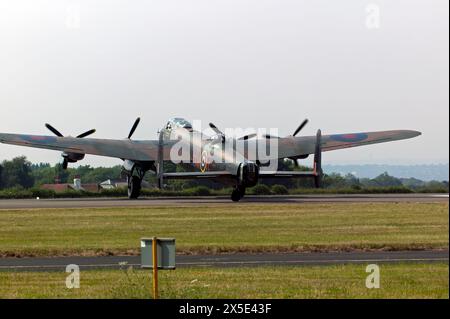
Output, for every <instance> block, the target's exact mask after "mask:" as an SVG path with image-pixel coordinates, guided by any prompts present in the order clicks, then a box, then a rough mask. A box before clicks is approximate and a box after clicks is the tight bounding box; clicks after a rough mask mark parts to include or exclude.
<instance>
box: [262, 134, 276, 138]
mask: <svg viewBox="0 0 450 319" xmlns="http://www.w3.org/2000/svg"><path fill="white" fill-rule="evenodd" d="M262 137H264V138H268V139H270V138H279V137H278V136H275V135H269V134H264V135H263V136H262Z"/></svg>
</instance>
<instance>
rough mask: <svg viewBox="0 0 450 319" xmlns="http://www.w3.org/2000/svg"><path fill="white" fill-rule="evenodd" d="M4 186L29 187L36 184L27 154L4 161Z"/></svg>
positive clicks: (2, 179)
mask: <svg viewBox="0 0 450 319" xmlns="http://www.w3.org/2000/svg"><path fill="white" fill-rule="evenodd" d="M2 167H3V168H2V178H1V181H2V188H8V187H24V188H29V187H32V186H33V184H34V179H33V175H32V174H31V163H30V162H28V161H27V159H26V157H25V156H20V157H16V158H13V159H12V160H11V161H7V160H5V161H3V163H2Z"/></svg>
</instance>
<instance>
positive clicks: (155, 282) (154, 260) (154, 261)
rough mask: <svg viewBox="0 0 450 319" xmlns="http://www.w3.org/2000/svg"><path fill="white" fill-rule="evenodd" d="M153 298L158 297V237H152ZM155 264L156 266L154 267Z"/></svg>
mask: <svg viewBox="0 0 450 319" xmlns="http://www.w3.org/2000/svg"><path fill="white" fill-rule="evenodd" d="M152 255H153V256H152V257H153V258H152V264H153V299H158V239H157V238H156V237H153V238H152ZM155 265H156V267H155Z"/></svg>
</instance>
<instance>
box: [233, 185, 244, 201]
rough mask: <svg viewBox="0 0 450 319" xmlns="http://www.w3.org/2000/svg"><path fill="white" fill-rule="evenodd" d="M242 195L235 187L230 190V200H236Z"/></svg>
mask: <svg viewBox="0 0 450 319" xmlns="http://www.w3.org/2000/svg"><path fill="white" fill-rule="evenodd" d="M242 196H243V195H242V194H241V192H240V191H239V189H237V188H235V189H233V191H232V192H231V200H232V201H233V202H238V201H239V200H240V199H241V198H242Z"/></svg>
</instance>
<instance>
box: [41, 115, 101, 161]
mask: <svg viewBox="0 0 450 319" xmlns="http://www.w3.org/2000/svg"><path fill="white" fill-rule="evenodd" d="M45 127H46V128H47V129H49V130H50V131H51V132H52V133H53V134H55V135H56V136H58V137H64V135H62V134H61V132H60V131H58V130H57V129H56V128H54V127H53V126H51V125H50V124H48V123H45ZM94 133H95V129H92V130H89V131H86V132H84V133H81V134H79V135H77V136H76V138H83V137H86V136H89V135H91V134H94ZM62 157H63V163H62V168H63V169H67V166H68V165H69V159H70V161H71V162H76V161H77V160H79V159H82V158H83V157H84V154H78V153H62Z"/></svg>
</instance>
